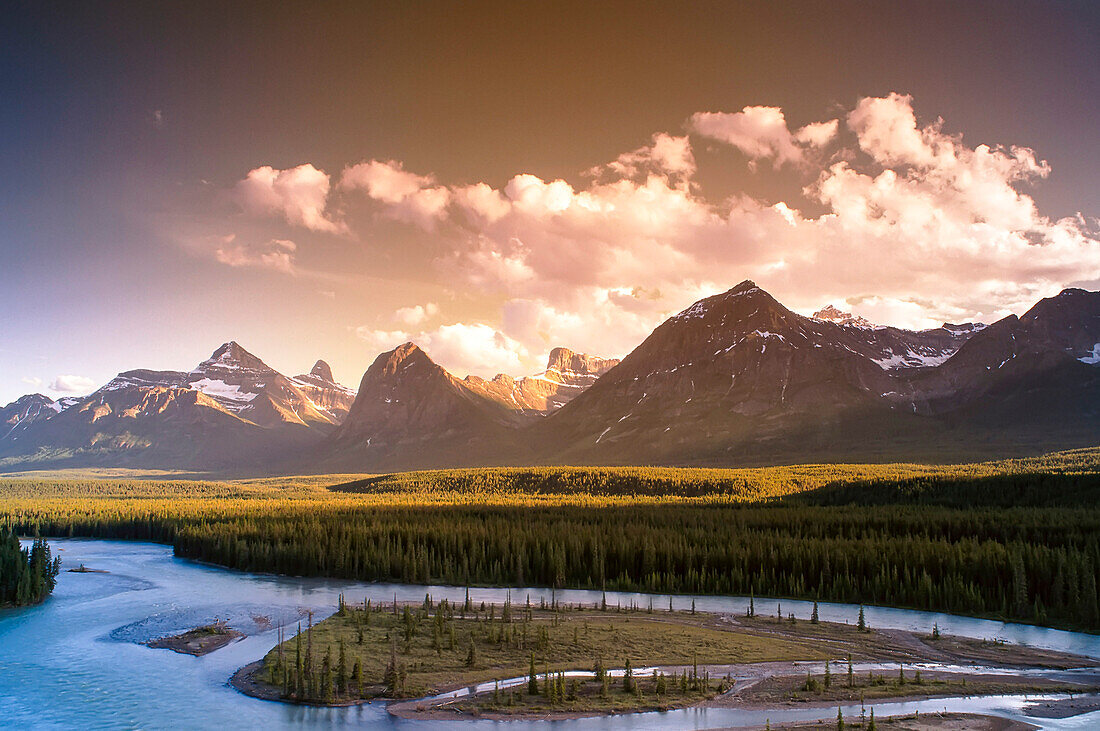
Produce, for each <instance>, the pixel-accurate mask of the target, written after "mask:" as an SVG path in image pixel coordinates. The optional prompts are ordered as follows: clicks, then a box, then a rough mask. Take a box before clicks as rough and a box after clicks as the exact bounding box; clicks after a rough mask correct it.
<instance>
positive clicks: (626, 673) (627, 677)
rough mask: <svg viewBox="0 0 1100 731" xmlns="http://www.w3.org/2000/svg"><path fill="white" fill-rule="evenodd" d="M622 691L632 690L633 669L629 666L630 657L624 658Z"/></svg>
mask: <svg viewBox="0 0 1100 731" xmlns="http://www.w3.org/2000/svg"><path fill="white" fill-rule="evenodd" d="M623 692H624V693H633V692H634V671H633V670H632V669H631V667H630V658H629V657H628V658H627V659H626V666H625V667H624V669H623Z"/></svg>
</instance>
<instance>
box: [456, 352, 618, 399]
mask: <svg viewBox="0 0 1100 731" xmlns="http://www.w3.org/2000/svg"><path fill="white" fill-rule="evenodd" d="M618 364H619V360H618V359H617V358H600V357H598V356H593V355H587V354H584V353H575V352H573V351H572V350H570V349H569V348H562V347H558V348H554V349H553V350H551V351H550V355H549V357H548V359H547V363H546V370H544V371H543V372H542V373H538V374H536V375H534V376H525V377H523V378H513V377H512V376H509V375H506V374H504V373H498V374H497V375H496V376H494V377H493V378H492V379H491V380H485V379H484V378H479V377H477V376H467V377H466V378H464V379H463V385H465V386H466V387H467V388H468V389H470V390H471V391H474V392H475V393H478V394H480V395H482V396H484V397H486V398H490V399H493V400H494V401H497V402H498V403H500V404H501V405H502V406H504V407H505V408H508V409H515V410H517V411H519V412H520V413H522V414H527V415H532V416H546V415H548V414H550V413H552V412H554V411H556V410H557V409H560V408H561V407H562V406H564V405H565V404H567V403H569V402H570V401H572V400H573V399H574V398H575V397H577V396H578V395H580V394H581V393H582V392H583V391H584V390H585V389H586V388H588V387H589V386H591V385H592V384H593V383H595V382H596V379H598V378H599V377H600V376H602V375H603V374H604V373H607V371H609V370H611V369H612V368H614V367H615V366H616V365H618Z"/></svg>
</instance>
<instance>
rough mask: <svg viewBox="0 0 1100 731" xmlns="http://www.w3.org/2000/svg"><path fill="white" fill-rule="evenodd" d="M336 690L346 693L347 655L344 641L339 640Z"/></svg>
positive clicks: (342, 693)
mask: <svg viewBox="0 0 1100 731" xmlns="http://www.w3.org/2000/svg"><path fill="white" fill-rule="evenodd" d="M336 690H337V692H339V693H340V694H341V695H344V696H346V695H347V694H348V656H347V653H346V652H345V651H344V641H343V640H342V639H341V640H340V655H339V658H338V659H337V660H336Z"/></svg>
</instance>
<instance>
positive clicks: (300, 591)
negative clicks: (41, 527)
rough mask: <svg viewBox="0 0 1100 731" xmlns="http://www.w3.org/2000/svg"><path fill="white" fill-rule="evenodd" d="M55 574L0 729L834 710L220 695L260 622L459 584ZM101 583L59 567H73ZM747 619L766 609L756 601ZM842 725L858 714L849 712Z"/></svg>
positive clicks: (965, 627) (254, 644)
mask: <svg viewBox="0 0 1100 731" xmlns="http://www.w3.org/2000/svg"><path fill="white" fill-rule="evenodd" d="M51 545H52V546H53V547H54V549H55V551H56V552H57V555H59V556H61V557H62V560H63V566H62V574H61V576H60V578H59V580H58V585H57V589H56V590H55V592H54V594H53V596H52V597H51V598H50V599H49V600H47V601H46V602H45V603H43V604H42V605H40V606H36V607H30V608H23V609H9V610H0V727H2V728H12V729H24V728H26V729H31V728H34V729H38V728H44V729H53V728H56V729H100V728H103V729H130V728H134V729H138V728H140V729H240V728H256V729H261V728H262V729H265V731H267V730H274V729H283V728H304V727H313V726H325V727H327V726H355V727H364V728H371V729H416V730H418V731H428V730H429V729H462V730H463V731H483V729H486V728H490V727H492V728H494V729H501V730H503V731H530V730H531V729H540V730H542V731H546V730H548V729H551V728H552V729H554V731H618V730H620V729H707V728H723V727H736V726H744V725H753V724H763V722H764V720H765V718H767V719H770V720H771V722H772V723H773V724H774V723H776V722H779V721H795V720H800V721H814V720H818V719H824V720H831V719H835V718H836V708H835V707H832V708H823V709H822V708H796V709H772V710H769V711H767V712H764V711H746V710H739V709H730V708H709V709H686V710H679V711H668V712H665V713H645V714H635V715H627V716H618V717H601V718H588V719H578V720H567V721H553V722H551V721H495V722H494V721H484V720H483V721H454V722H447V723H441V722H437V721H412V720H402V719H397V718H394V717H392V716H391V715H390V714H388V713H387V711H386V706H385V703H383V702H376V703H370V704H366V705H362V706H357V707H352V708H312V707H303V706H293V705H287V704H283V703H277V702H271V701H262V700H257V699H254V698H250V697H247V696H244V695H242V694H240V693H238V692H236V691H235V690H233V689H232V688H231V687H229V685H227V680H228V679H229V677H230V676H231V675H232V674H233V672H234V671H235V670H236V669H237V668H239V667H241V666H243V665H246V664H248V663H250V662H253V661H255V660H258V659H259V658H261V657H262V656H263V655H264V654H265V653H266V652H267V651H268V650H269V649H270V648H271V647H272V646H274V644H275V638H276V634H275V629H273V626H274V625H278V624H280V623H296V622H297V620H298V618H299V617H300V616H301V614H302V613H303V612H304V611H306V610H313V611H314V613H315V617H318V618H319V617H323V616H326V615H328V614H329V613H331V612H332V611H333V610H334V609H335V605H336V601H337V597H338V595H339V594H340V593H343V594H345V595H346V596H347V598H348V600H349V601H355V602H361V601H363V600H364V598H367V597H370V598H371V599H373V600H374V601H375V602H379V601H385V602H391V601H393V598H394V595H395V594H396V596H397V598H398V600H405V601H419V600H422V599H423V598H424V595H425V593H431V595H432V597H433V599H442V598H449V599H451V600H456V601H461V600H462V598H463V594H464V591H465V590H464V589H463V588H461V587H443V586H431V587H424V586H413V585H403V584H368V583H361V582H350V581H330V580H323V579H303V578H294V577H284V576H269V575H260V574H246V573H241V572H237V571H230V570H227V569H222V568H218V567H214V566H208V565H204V564H199V563H195V562H193V561H187V560H183V559H179V558H176V557H174V556H173V555H172V549H171V548H170V547H168V546H162V545H157V544H150V543H131V542H123V541H99V540H80V539H68V540H53V541H51ZM81 563H83V564H85V565H86V566H87V567H88V568H92V569H103V570H106V571H108V572H109V573H67V572H66V571H65V569H67V568H74V567H76V566H78V565H79V564H81ZM509 591H510V592H511V596H512V598H513V600H515V601H523V600H525V598H526V596H527V595H528V594H530V596H531V598H532V600H533V601H536V602H537V601H539V599H540V598H542V597H546V598H548V599H549V597H550V590H548V589H528V588H512V589H510V590H508V589H505V588H475V589H471V590H470V595H471V598H472V599H473V600H474V601H477V602H480V601H487V602H489V601H492V602H497V603H501V602H503V601H504V600H505V598H506V596H507V595H508V592H509ZM556 595H557V599H558V600H559V601H562V602H586V603H593V602H597V601H599V600H600V593H599V592H591V591H558V592H557V593H556ZM607 597H608V601H609V603H612V604H614V603H616V602H618V601H622V603H623V605H624V606H625V605H628V604H630V603H631V602H635V603H637V604H638V605H640V606H646V605H648V603H649V602H650V600H651V599H652V601H653V604H654V606H655V607H659V608H666V607H667V606H668V602H669V597H668V596H653V597H651V596H650V595H645V594H616V593H608V595H607ZM693 599H694V600H695V602H696V607H697V608H698V609H699V610H701V611H714V612H722V611H728V612H737V613H744V611H745V609H746V605H747V602H748V600H747V599H746V598H744V597H708V596H697V597H690V596H676V597H673V602H674V604H675V606H676V607H677V608H678V609H679V608H684V609H686V608H689V607H690V606H691V602H692V600H693ZM756 602H757V609H758V611H760V612H761V613H763V612H766V611H770V609H771V607H772V605H773V604H774V601H773V600H764V599H757V600H756ZM783 611H784V613H787V612H794V613H795V614H796V615H798V616H808V615H809V611H810V607H809V604H807V603H806V602H795V601H786V600H784V601H783ZM866 612H867V619H868V622H869V623H870V624H871V626H873V627H881V628H896V629H908V630H917V631H922V632H927V631H929V630H930V629H931V627H932V624H933V623H935V622H938V623H939V626H940V629H941V631H942V632H943V633H945V634H954V635H960V636H967V637H977V638H999V639H1004V640H1006V641H1008V642H1013V643H1020V644H1026V645H1032V646H1035V647H1043V648H1049V649H1055V650H1063V651H1067V652H1074V653H1078V654H1081V655H1085V656H1088V657H1092V658H1100V636H1094V635H1087V634H1080V633H1074V632H1063V631H1059V630H1052V629H1045V628H1041V627H1030V626H1025V625H1015V624H1005V623H1002V622H996V621H990V620H981V619H973V618H968V617H958V616H954V615H947V614H935V613H929V612H917V611H910V610H902V609H888V608H881V607H867V609H866ZM820 614H821V618H822V619H823V620H829V621H841V622H843V621H848V622H855V619H856V615H857V614H858V607H855V606H851V605H843V604H822V605H821V608H820ZM214 619H226V620H228V621H229V623H230V625H231V626H233V627H235V628H238V629H241V630H242V631H245V632H246V633H247V634H248V637H246V638H245V639H244V640H242V641H239V642H235V643H233V644H230V645H228V646H227V647H225V648H223V649H221V650H218V651H216V652H213V653H211V654H209V655H206V656H205V657H192V656H189V655H181V654H177V653H174V652H171V651H168V650H155V649H151V648H148V647H146V646H145V645H143V644H141V643H142V642H144V641H146V640H149V639H153V638H156V637H161V636H164V635H169V634H176V633H178V632H182V631H184V630H187V629H190V628H192V627H195V626H198V625H201V624H204V623H208V622H210V621H213V620H214ZM1034 700H1035V699H1034V698H1031V699H1025V698H1023V697H1020V696H1002V697H997V698H984V699H983V698H957V699H956V698H948V699H943V698H941V699H935V700H928V701H919V702H913V703H897V704H878V705H876V706H875V714H876V716H878V717H880V718H881V717H883V716H887V715H892V714H895V713H912V712H913V711H915V710H919V711H921V712H924V713H929V712H935V711H942V710H944V709H945V708H946V709H948V710H951V711H962V712H977V713H993V714H996V715H1000V716H1005V717H1010V718H1026V717H1024V716H1023V715H1022V710H1021V709H1022V708H1023V707H1024V706H1025V705H1026V704H1027V703H1029V702H1031V701H1034ZM844 715H845V716H846V717H849V718H850V717H853V716H858V715H859V706H858V705H856V706H854V707H845V709H844ZM1026 720H1028V721H1029V722H1031V723H1035V724H1038V725H1041V726H1043V727H1044V728H1081V729H1084V728H1100V712H1096V713H1090V714H1085V715H1080V716H1077V717H1074V718H1069V719H1062V720H1046V719H1032V718H1026Z"/></svg>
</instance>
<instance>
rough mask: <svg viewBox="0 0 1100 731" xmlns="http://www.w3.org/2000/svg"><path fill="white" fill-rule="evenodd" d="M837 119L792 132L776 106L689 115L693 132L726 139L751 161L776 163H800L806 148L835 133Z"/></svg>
mask: <svg viewBox="0 0 1100 731" xmlns="http://www.w3.org/2000/svg"><path fill="white" fill-rule="evenodd" d="M838 125H839V121H838V120H835V119H834V120H831V121H828V122H816V123H813V124H808V125H806V126H805V127H803V128H802V129H800V130H799V131H798V132H797V133H795V134H791V131H790V129H789V128H788V127H787V118H786V116H785V115H784V114H783V110H782V109H780V108H779V107H745V108H744V109H742V110H741V111H740V112H735V113H728V112H698V113H696V114H694V115H692V117H691V121H690V125H689V126H690V128H691V131H692V132H694V133H695V134H698V135H701V136H703V137H707V138H710V139H712V140H717V141H719V142H725V143H726V144H727V145H732V146H734V147H736V148H737V149H739V150H741V152H743V153H745V154H746V155H748V157H749V158H751V159H752V160H763V159H771V160H773V161H774V163H775V165H776V166H779V165H783V164H785V163H800V162H802V159H803V154H804V152H805V148H808V147H823V146H825V145H826V144H828V143H829V142H830V141H832V139H833V138H834V137H835V136H836V132H837V128H838Z"/></svg>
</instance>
